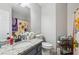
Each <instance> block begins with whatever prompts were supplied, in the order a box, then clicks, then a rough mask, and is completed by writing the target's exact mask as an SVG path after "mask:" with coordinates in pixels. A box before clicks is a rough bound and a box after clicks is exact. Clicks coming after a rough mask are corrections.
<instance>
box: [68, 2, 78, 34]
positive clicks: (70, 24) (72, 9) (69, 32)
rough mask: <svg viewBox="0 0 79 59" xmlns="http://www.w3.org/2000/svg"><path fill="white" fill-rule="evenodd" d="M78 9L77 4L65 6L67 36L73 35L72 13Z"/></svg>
mask: <svg viewBox="0 0 79 59" xmlns="http://www.w3.org/2000/svg"><path fill="white" fill-rule="evenodd" d="M76 8H79V3H68V5H67V34H68V35H72V34H73V22H74V11H75V9H76Z"/></svg>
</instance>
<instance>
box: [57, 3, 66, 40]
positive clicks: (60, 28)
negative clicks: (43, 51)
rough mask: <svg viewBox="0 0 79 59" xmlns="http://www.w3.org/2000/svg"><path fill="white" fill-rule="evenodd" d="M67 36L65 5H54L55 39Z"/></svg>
mask: <svg viewBox="0 0 79 59" xmlns="http://www.w3.org/2000/svg"><path fill="white" fill-rule="evenodd" d="M65 34H67V4H66V3H57V4H56V38H57V39H58V37H59V36H62V35H65Z"/></svg>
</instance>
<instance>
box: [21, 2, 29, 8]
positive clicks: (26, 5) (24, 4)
mask: <svg viewBox="0 0 79 59" xmlns="http://www.w3.org/2000/svg"><path fill="white" fill-rule="evenodd" d="M20 6H21V7H30V3H20Z"/></svg>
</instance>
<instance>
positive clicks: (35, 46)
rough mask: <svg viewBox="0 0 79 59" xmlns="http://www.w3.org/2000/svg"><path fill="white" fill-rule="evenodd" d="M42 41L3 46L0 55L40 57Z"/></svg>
mask: <svg viewBox="0 0 79 59" xmlns="http://www.w3.org/2000/svg"><path fill="white" fill-rule="evenodd" d="M42 41H43V40H42V39H32V40H29V41H21V42H17V43H15V44H14V45H13V46H9V45H5V46H3V47H2V48H0V55H41V53H42V50H41V49H42V48H41V43H42Z"/></svg>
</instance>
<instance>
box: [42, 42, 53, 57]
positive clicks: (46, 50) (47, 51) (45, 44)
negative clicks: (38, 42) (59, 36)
mask: <svg viewBox="0 0 79 59" xmlns="http://www.w3.org/2000/svg"><path fill="white" fill-rule="evenodd" d="M52 48H53V45H52V44H51V43H48V42H42V55H50V54H51V53H50V52H51V50H52Z"/></svg>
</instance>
